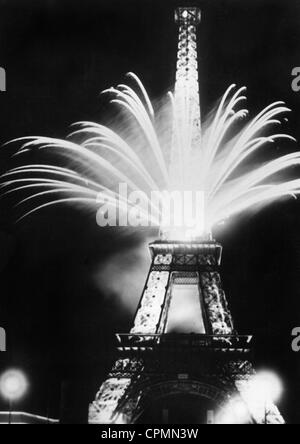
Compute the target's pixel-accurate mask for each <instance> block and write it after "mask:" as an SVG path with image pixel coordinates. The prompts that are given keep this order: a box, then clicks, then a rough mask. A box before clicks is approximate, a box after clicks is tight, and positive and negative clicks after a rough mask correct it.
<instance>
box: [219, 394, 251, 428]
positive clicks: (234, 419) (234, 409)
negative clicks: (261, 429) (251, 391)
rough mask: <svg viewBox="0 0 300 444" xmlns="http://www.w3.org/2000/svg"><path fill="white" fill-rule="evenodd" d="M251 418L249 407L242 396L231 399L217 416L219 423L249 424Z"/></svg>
mask: <svg viewBox="0 0 300 444" xmlns="http://www.w3.org/2000/svg"><path fill="white" fill-rule="evenodd" d="M250 420H251V417H250V412H249V409H248V408H247V405H246V404H245V402H244V401H243V400H242V399H241V398H240V397H236V398H233V399H232V400H230V401H229V403H228V405H227V406H226V407H224V408H223V409H222V410H221V411H220V412H219V413H218V415H217V417H216V423H217V424H247V423H249V422H250Z"/></svg>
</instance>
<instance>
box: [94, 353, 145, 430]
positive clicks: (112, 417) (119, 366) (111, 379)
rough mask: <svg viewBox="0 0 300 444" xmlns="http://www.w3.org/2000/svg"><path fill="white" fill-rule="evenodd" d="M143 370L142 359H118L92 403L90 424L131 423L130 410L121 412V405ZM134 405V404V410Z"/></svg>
mask: <svg viewBox="0 0 300 444" xmlns="http://www.w3.org/2000/svg"><path fill="white" fill-rule="evenodd" d="M142 370H143V363H142V361H141V360H138V359H119V360H117V361H116V363H115V365H114V366H113V368H112V371H111V373H110V374H109V376H108V378H107V379H106V381H105V382H104V383H103V384H102V385H101V387H100V390H99V391H98V393H97V395H96V398H95V401H94V402H93V403H92V404H90V408H89V424H131V422H132V417H131V415H130V411H129V410H128V409H127V411H126V412H121V411H120V405H121V404H122V401H123V399H124V398H125V396H126V393H127V392H128V391H130V388H131V386H132V385H133V384H134V382H135V381H136V380H137V379H138V378H139V375H140V373H141V372H142ZM132 402H133V401H132ZM136 403H138V399H137V400H136ZM134 407H135V406H132V411H133V410H134Z"/></svg>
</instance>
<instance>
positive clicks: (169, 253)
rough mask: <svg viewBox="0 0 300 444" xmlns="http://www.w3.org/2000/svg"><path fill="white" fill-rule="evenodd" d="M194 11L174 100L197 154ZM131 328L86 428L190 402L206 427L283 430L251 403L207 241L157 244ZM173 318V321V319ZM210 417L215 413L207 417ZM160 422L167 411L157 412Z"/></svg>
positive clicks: (245, 363)
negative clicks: (203, 411) (202, 409)
mask: <svg viewBox="0 0 300 444" xmlns="http://www.w3.org/2000/svg"><path fill="white" fill-rule="evenodd" d="M200 20H201V13H200V10H199V9H198V8H179V9H177V11H176V22H177V23H178V25H179V48H178V62H177V74H176V88H175V100H176V101H177V103H179V105H180V102H181V101H185V109H187V110H188V116H187V114H186V113H185V114H183V115H182V116H181V117H180V118H182V119H186V118H188V119H189V120H191V121H192V127H191V131H192V134H191V141H192V142H191V144H190V149H191V150H196V149H199V147H200V146H201V116H200V99H199V85H198V63H197V40H196V28H197V25H199V23H200ZM150 251H151V254H152V264H151V267H150V272H149V275H148V278H147V281H146V285H145V288H144V291H143V293H142V297H141V301H140V304H139V306H138V309H137V313H136V316H135V319H134V323H133V327H132V329H131V331H130V333H129V334H120V335H117V341H118V345H117V350H116V361H115V364H114V365H113V368H112V370H111V372H110V374H109V375H108V378H107V379H106V381H105V382H104V383H103V384H102V385H101V387H100V390H99V392H98V393H97V395H96V399H95V401H94V402H93V403H92V404H91V405H90V410H89V423H94V424H118V423H122V424H132V423H136V422H138V421H142V418H143V414H144V413H145V412H146V411H147V409H149V407H150V406H157V405H161V406H162V405H164V402H163V400H164V399H167V398H168V399H175V398H174V397H176V396H179V397H180V396H184V397H185V398H184V399H185V402H186V399H187V398H186V397H189V396H192V397H194V398H197V399H198V400H199V401H200V402H201V400H203V403H205V402H207V400H209V402H211V405H213V407H212V409H213V410H211V409H209V410H208V414H207V416H206V421H208V423H214V422H215V421H216V422H218V421H220V422H230V423H239V422H243V423H245V422H246V423H250V424H257V423H258V424H264V423H266V424H274V423H275V424H283V423H284V420H283V418H282V417H281V415H280V413H279V411H278V409H277V407H276V406H275V405H274V404H273V403H272V402H271V401H268V400H267V399H264V400H262V399H259V397H258V399H257V397H256V398H255V399H254V397H253V396H252V394H251V384H252V381H253V379H254V378H255V371H254V369H253V367H252V364H251V362H250V356H251V355H250V342H251V336H239V335H238V334H237V332H236V331H235V329H234V326H233V321H232V317H231V314H230V311H229V308H228V304H227V301H226V297H225V293H224V291H223V290H222V286H221V279H220V274H219V267H220V262H221V255H222V247H221V245H220V244H218V243H217V242H216V241H214V240H212V239H211V238H210V236H207V237H205V238H204V237H203V238H202V239H200V240H197V241H189V242H182V241H181V242H180V241H172V240H163V239H161V240H159V241H157V242H154V243H152V244H151V245H150ZM178 314H179V316H178ZM213 411H214V412H215V413H214V414H213ZM162 418H164V419H162V422H165V423H167V422H168V411H167V410H166V409H164V410H163V411H162Z"/></svg>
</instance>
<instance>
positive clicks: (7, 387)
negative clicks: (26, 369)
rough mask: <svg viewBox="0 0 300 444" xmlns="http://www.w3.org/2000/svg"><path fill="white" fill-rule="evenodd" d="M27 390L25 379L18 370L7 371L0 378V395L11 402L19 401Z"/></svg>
mask: <svg viewBox="0 0 300 444" xmlns="http://www.w3.org/2000/svg"><path fill="white" fill-rule="evenodd" d="M27 388H28V383H27V380H26V377H25V375H24V373H22V372H21V371H19V370H8V371H6V372H5V373H3V374H2V375H1V377H0V394H1V395H2V396H3V398H5V399H7V400H9V401H11V402H13V401H17V400H18V399H21V398H22V397H23V396H24V395H25V393H26V391H27Z"/></svg>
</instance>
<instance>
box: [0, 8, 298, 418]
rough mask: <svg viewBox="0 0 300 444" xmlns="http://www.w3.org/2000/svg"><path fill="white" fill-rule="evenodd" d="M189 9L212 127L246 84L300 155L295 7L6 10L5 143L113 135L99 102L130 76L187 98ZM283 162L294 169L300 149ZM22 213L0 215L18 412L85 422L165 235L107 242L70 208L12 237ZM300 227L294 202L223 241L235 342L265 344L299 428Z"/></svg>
mask: <svg viewBox="0 0 300 444" xmlns="http://www.w3.org/2000/svg"><path fill="white" fill-rule="evenodd" d="M187 4H189V5H198V6H200V7H202V12H203V16H202V18H203V19H202V24H201V27H200V29H199V34H198V42H199V64H200V69H199V71H200V89H201V107H202V114H204V115H205V113H208V112H209V111H210V110H211V108H212V107H213V106H214V105H215V103H216V101H217V100H218V99H219V98H220V96H221V95H222V94H223V93H224V91H225V90H226V89H227V87H228V86H229V85H230V84H231V83H237V84H238V85H240V86H243V85H246V86H247V87H248V108H249V109H250V111H251V115H254V114H255V113H256V112H258V111H259V110H261V109H262V108H263V107H265V106H267V105H268V104H270V103H271V102H273V101H275V100H284V101H285V102H286V103H287V105H288V106H289V107H290V108H291V109H292V110H293V113H292V114H290V115H289V121H288V122H285V123H284V125H283V130H284V131H286V132H288V133H289V134H291V135H293V136H295V137H296V138H297V139H298V140H299V144H300V125H299V122H300V93H296V92H294V91H293V90H292V88H291V82H292V77H291V71H292V69H293V68H294V67H296V66H300V27H299V23H300V3H299V2H295V0H280V1H279V0H276V1H275V0H268V1H267V0H264V1H262V0H256V1H255V0H242V1H241V0H206V1H197V0H195V1H194V2H193V3H190V2H189V3H188V2H185V1H184V0H181V1H180V2H179V1H170V0H157V1H155V0H126V1H124V0H123V1H115V0H85V1H78V0H73V1H70V2H67V1H65V0H42V1H41V0H39V1H33V0H27V1H26V2H24V0H18V1H17V0H0V66H3V67H5V69H6V71H7V89H8V90H7V92H6V93H0V143H5V142H7V141H8V140H11V139H13V138H17V137H22V136H27V135H45V136H55V137H62V138H63V137H65V136H66V135H67V134H68V132H69V131H70V129H69V125H70V124H71V123H73V122H76V121H81V120H92V121H97V122H100V121H103V120H105V116H106V114H107V100H106V99H104V98H103V97H100V96H99V93H100V91H101V90H103V89H105V88H107V87H110V86H112V85H115V84H118V83H119V82H121V81H123V80H124V75H125V74H126V73H127V72H128V71H133V72H135V73H137V74H138V75H139V76H140V78H141V79H142V80H143V83H144V84H145V86H146V88H147V90H148V92H149V94H150V96H151V97H152V98H154V99H156V98H160V97H161V96H162V95H163V94H165V93H166V92H167V91H168V90H169V89H170V88H171V87H172V85H173V83H174V75H175V63H176V49H177V28H176V26H175V25H174V20H173V14H174V9H175V7H176V6H180V5H182V6H184V5H187ZM299 144H298V146H299ZM15 148H16V147H15V146H9V147H7V146H5V147H2V148H1V150H0V172H4V171H5V170H7V169H8V168H11V167H13V166H16V165H17V161H16V160H15V159H12V158H11V155H12V154H13V153H14V150H15ZM271 149H273V150H274V149H275V150H277V151H276V152H277V154H278V153H280V154H281V153H282V154H285V153H286V152H289V151H290V150H293V149H294V150H295V149H297V145H296V144H290V143H288V144H286V143H285V144H283V146H273V147H271ZM38 159H39V158H38V154H32V156H31V161H33V162H38ZM259 160H260V159H259ZM261 160H263V159H261ZM15 203H16V198H15V199H13V198H10V199H1V200H0V274H1V276H0V285H1V287H0V288H1V297H0V326H2V327H5V329H6V330H7V334H8V352H7V353H6V354H3V353H2V354H1V355H0V365H1V366H3V368H6V367H8V366H15V367H19V368H22V369H24V371H25V372H26V373H27V375H28V377H29V380H30V391H29V393H28V395H27V397H26V398H25V399H24V401H22V402H21V403H20V404H19V405H18V406H17V409H18V410H26V411H29V412H32V413H37V414H41V415H47V414H50V415H51V416H53V417H58V416H60V415H61V413H62V415H63V417H64V418H65V420H68V421H70V422H71V421H73V422H79V421H84V420H85V419H86V415H87V405H88V402H89V401H91V400H92V399H93V396H94V394H95V391H96V389H97V387H98V386H99V385H100V383H101V381H102V380H103V378H104V377H105V374H106V371H107V370H108V369H109V366H110V364H111V351H112V343H113V334H114V333H115V332H117V331H121V332H127V331H128V330H129V328H130V325H131V321H132V317H133V313H134V311H135V306H136V304H137V301H138V299H139V296H140V292H141V290H142V287H143V284H144V280H145V278H146V273H147V269H148V266H149V264H150V258H149V254H148V251H147V241H148V239H150V238H151V236H153V233H150V232H145V231H144V232H140V233H138V234H137V233H135V232H132V231H131V230H127V231H123V232H122V233H120V232H118V231H116V230H113V229H110V230H100V229H99V228H98V227H97V225H96V223H95V215H94V214H89V213H85V212H83V211H80V210H76V209H72V208H70V207H63V206H62V207H57V208H52V209H47V210H44V211H42V212H40V213H39V214H36V215H34V216H33V217H30V218H28V219H26V220H25V221H24V222H22V223H20V224H15V220H16V218H17V217H18V215H19V211H20V210H18V209H16V208H14V205H15ZM299 227H300V203H299V202H298V201H296V200H294V199H292V198H291V199H287V200H286V201H283V202H280V203H276V204H275V205H272V206H270V207H268V208H267V209H265V210H264V211H262V212H260V213H258V214H251V215H249V214H247V215H244V216H243V217H240V218H237V219H234V220H232V221H230V222H229V223H227V224H226V226H225V227H222V228H220V229H218V230H217V231H216V232H215V237H216V238H217V240H218V241H220V242H221V243H222V244H223V246H224V255H223V264H222V277H223V285H224V288H225V290H226V294H227V298H228V300H229V302H230V306H231V309H232V313H233V316H234V319H235V324H236V327H237V329H238V330H239V332H240V333H241V334H253V335H254V336H255V341H254V343H255V353H254V357H255V360H254V362H255V365H256V367H257V368H268V369H271V370H274V371H276V372H277V373H278V374H279V375H280V376H281V378H282V379H283V381H284V385H285V394H284V397H283V399H282V402H281V404H280V409H281V411H282V413H283V414H284V416H285V418H286V419H287V421H288V422H291V423H300V384H299V377H298V375H299V371H300V354H299V355H297V354H296V353H293V352H292V350H291V331H292V329H293V328H294V327H297V326H300V228H299ZM60 405H61V406H62V407H61V409H62V412H60ZM74 406H75V407H74ZM2 408H6V407H5V405H4V404H2V405H1V403H0V409H2Z"/></svg>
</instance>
